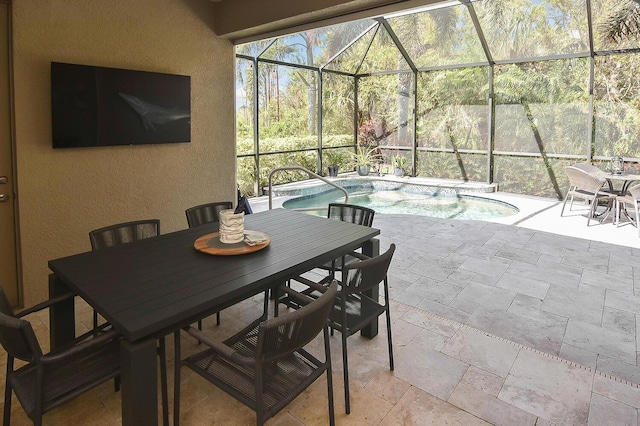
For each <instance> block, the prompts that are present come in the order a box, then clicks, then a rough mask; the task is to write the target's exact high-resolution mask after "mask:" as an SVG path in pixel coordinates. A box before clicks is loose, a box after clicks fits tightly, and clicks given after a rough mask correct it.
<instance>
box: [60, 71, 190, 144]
mask: <svg viewBox="0 0 640 426" xmlns="http://www.w3.org/2000/svg"><path fill="white" fill-rule="evenodd" d="M51 124H52V133H53V147H54V148H73V147H89V146H107V145H138V144H157V143H180V142H190V141H191V77H189V76H184V75H175V74H163V73H155V72H146V71H133V70H124V69H116V68H104V67H94V66H88V65H76V64H65V63H59V62H52V63H51Z"/></svg>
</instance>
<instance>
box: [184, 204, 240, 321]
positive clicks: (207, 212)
mask: <svg viewBox="0 0 640 426" xmlns="http://www.w3.org/2000/svg"><path fill="white" fill-rule="evenodd" d="M232 208H233V203H232V202H231V201H217V202H213V203H207V204H201V205H199V206H195V207H191V208H188V209H187V210H185V214H186V215H187V224H188V225H189V228H193V227H194V226H200V225H204V224H205V223H211V222H219V221H220V212H221V211H222V210H229V209H232ZM216 325H220V312H216ZM198 330H202V320H199V321H198Z"/></svg>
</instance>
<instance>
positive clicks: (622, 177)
mask: <svg viewBox="0 0 640 426" xmlns="http://www.w3.org/2000/svg"><path fill="white" fill-rule="evenodd" d="M598 176H600V177H603V178H605V179H606V180H607V183H608V184H609V190H611V191H615V189H614V183H615V182H622V188H620V191H619V192H618V194H620V195H624V194H626V192H627V190H628V189H629V187H630V186H631V184H632V183H633V182H635V181H637V180H640V175H636V174H631V173H622V174H619V175H616V174H613V173H608V172H604V171H603V172H600V173H598ZM616 192H617V191H616Z"/></svg>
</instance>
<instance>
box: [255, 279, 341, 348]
mask: <svg viewBox="0 0 640 426" xmlns="http://www.w3.org/2000/svg"><path fill="white" fill-rule="evenodd" d="M337 291H338V282H337V281H333V282H332V283H331V285H330V286H329V288H328V290H327V291H325V292H324V294H323V295H322V296H320V297H319V298H318V299H316V300H314V301H313V302H311V303H309V304H308V305H305V306H303V307H302V308H300V309H297V310H295V311H292V312H287V313H285V314H282V315H280V316H278V317H275V318H271V319H269V320H267V321H264V322H263V323H262V324H260V328H259V331H258V342H257V344H256V357H257V358H258V359H259V360H262V361H274V360H277V359H279V358H282V357H285V356H287V355H288V354H290V353H292V352H294V351H296V350H298V349H300V348H302V347H303V346H304V345H306V344H307V343H309V342H310V341H311V340H313V339H315V337H316V336H317V335H318V333H320V332H321V331H322V329H323V328H324V327H325V326H326V325H327V319H328V318H329V314H330V313H331V310H332V309H333V301H334V298H335V295H336V292H337Z"/></svg>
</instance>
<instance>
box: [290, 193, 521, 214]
mask: <svg viewBox="0 0 640 426" xmlns="http://www.w3.org/2000/svg"><path fill="white" fill-rule="evenodd" d="M345 189H347V191H348V192H349V203H350V204H357V205H361V206H364V207H369V208H371V209H373V210H375V211H376V213H380V214H413V215H421V216H430V217H438V218H445V219H461V220H486V219H496V218H501V217H508V216H512V215H515V214H516V213H518V212H519V210H518V208H517V207H515V206H513V205H511V204H509V203H505V202H503V201H497V200H491V199H488V198H483V197H479V196H476V195H468V194H455V193H437V192H417V191H415V190H412V191H406V190H403V187H402V186H399V187H396V188H393V189H391V188H375V187H374V186H373V185H355V186H346V185H345ZM333 202H338V203H341V202H344V195H343V194H342V192H341V191H339V190H337V189H335V188H332V189H329V190H326V191H324V192H319V193H315V194H309V195H303V196H300V197H297V198H294V199H291V200H288V201H285V202H284V203H283V204H282V206H283V207H284V208H287V209H301V208H310V207H322V206H326V205H327V204H329V203H333ZM312 213H313V214H317V215H321V216H323V215H326V207H325V209H324V210H313V211H312Z"/></svg>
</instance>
